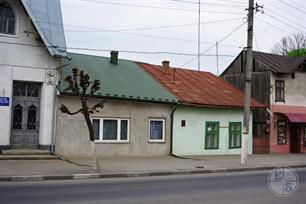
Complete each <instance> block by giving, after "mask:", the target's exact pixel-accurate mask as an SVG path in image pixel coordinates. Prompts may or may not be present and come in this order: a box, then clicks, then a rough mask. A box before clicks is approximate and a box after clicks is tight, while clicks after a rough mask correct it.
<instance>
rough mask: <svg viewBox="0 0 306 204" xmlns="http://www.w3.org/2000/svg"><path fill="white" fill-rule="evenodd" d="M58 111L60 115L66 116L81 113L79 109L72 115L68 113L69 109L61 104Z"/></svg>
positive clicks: (81, 109)
mask: <svg viewBox="0 0 306 204" xmlns="http://www.w3.org/2000/svg"><path fill="white" fill-rule="evenodd" d="M60 111H61V112H62V113H66V114H68V115H76V114H78V113H81V112H82V111H83V108H80V109H79V110H78V111H76V112H73V113H72V112H70V111H69V109H68V107H67V106H66V105H63V104H62V105H61V107H60Z"/></svg>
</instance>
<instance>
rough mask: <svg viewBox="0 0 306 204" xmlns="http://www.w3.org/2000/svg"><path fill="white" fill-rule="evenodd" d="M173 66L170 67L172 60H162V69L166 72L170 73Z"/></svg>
mask: <svg viewBox="0 0 306 204" xmlns="http://www.w3.org/2000/svg"><path fill="white" fill-rule="evenodd" d="M170 70H171V67H170V61H168V60H164V61H162V71H163V72H165V73H170Z"/></svg>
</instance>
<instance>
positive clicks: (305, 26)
mask: <svg viewBox="0 0 306 204" xmlns="http://www.w3.org/2000/svg"><path fill="white" fill-rule="evenodd" d="M265 10H267V11H269V12H271V13H273V14H275V15H277V16H279V17H281V19H284V20H286V21H288V22H290V23H293V24H295V25H298V26H300V27H302V28H303V29H306V24H305V25H301V24H299V23H297V22H296V21H293V20H290V19H288V18H287V17H285V16H282V15H280V14H278V13H276V12H274V11H272V10H270V9H267V8H265Z"/></svg>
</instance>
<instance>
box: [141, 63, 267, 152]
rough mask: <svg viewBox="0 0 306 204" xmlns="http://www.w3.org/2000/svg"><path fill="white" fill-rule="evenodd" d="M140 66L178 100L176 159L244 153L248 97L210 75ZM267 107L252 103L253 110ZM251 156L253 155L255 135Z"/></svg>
mask: <svg viewBox="0 0 306 204" xmlns="http://www.w3.org/2000/svg"><path fill="white" fill-rule="evenodd" d="M138 64H139V66H140V67H142V68H143V69H144V70H145V71H146V72H147V73H149V74H150V75H151V76H152V77H154V78H155V79H156V80H157V81H158V82H159V83H161V84H162V85H163V86H164V87H165V88H167V89H168V90H169V91H170V92H171V93H172V94H173V95H174V96H176V98H177V99H178V103H179V104H178V105H177V106H176V108H175V111H174V113H173V127H172V129H173V135H172V153H173V154H174V155H178V156H184V155H221V154H240V153H241V146H242V144H243V140H244V138H243V137H242V128H243V127H242V126H243V122H242V121H243V102H244V94H243V93H242V92H241V91H240V90H238V89H237V88H235V87H234V86H232V85H231V84H229V83H228V82H226V81H224V80H222V79H220V78H218V77H217V76H215V75H213V74H211V73H209V72H203V71H195V70H188V69H177V68H171V67H170V66H169V61H164V62H163V65H162V66H157V65H151V64H145V63H138ZM264 107H265V106H264V105H262V104H260V103H259V102H257V101H255V100H253V99H252V100H251V108H264ZM251 118H252V117H251ZM250 130H252V122H250ZM248 153H249V154H252V131H251V132H250V135H249V140H248Z"/></svg>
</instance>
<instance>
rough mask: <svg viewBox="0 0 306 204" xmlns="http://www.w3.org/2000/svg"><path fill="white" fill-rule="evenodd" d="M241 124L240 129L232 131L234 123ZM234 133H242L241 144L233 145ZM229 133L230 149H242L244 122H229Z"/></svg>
mask: <svg viewBox="0 0 306 204" xmlns="http://www.w3.org/2000/svg"><path fill="white" fill-rule="evenodd" d="M237 124H238V125H239V126H240V131H239V132H238V131H232V128H231V127H232V126H233V125H237ZM233 133H239V134H240V146H231V141H232V134H233ZM228 134H229V141H228V147H229V149H240V148H241V143H242V122H229V126H228Z"/></svg>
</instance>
